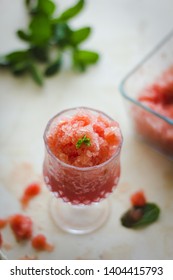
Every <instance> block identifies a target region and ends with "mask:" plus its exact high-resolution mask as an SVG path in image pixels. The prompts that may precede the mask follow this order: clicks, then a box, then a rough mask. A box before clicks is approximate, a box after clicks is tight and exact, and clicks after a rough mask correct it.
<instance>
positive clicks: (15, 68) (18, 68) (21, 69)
mask: <svg viewBox="0 0 173 280" xmlns="http://www.w3.org/2000/svg"><path fill="white" fill-rule="evenodd" d="M28 65H29V64H28V61H21V62H18V63H16V64H14V65H12V66H11V71H12V73H13V74H14V75H15V76H21V75H23V74H25V73H26V71H27V70H28Z"/></svg>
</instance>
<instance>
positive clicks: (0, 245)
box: [0, 232, 2, 248]
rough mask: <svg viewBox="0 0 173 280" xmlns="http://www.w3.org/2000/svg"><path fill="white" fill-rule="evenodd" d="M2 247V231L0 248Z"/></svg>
mask: <svg viewBox="0 0 173 280" xmlns="http://www.w3.org/2000/svg"><path fill="white" fill-rule="evenodd" d="M1 247H2V234H1V232H0V248H1Z"/></svg>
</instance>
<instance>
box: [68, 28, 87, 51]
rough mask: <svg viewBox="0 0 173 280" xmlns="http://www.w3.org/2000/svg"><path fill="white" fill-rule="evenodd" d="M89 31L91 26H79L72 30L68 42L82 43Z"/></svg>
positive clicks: (73, 43)
mask: <svg viewBox="0 0 173 280" xmlns="http://www.w3.org/2000/svg"><path fill="white" fill-rule="evenodd" d="M90 33H91V28H90V27H83V28H80V29H78V30H76V31H72V33H71V35H70V43H71V44H72V45H74V46H76V45H78V44H80V43H82V42H83V41H85V40H86V39H87V38H88V37H89V35H90Z"/></svg>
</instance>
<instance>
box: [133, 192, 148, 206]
mask: <svg viewBox="0 0 173 280" xmlns="http://www.w3.org/2000/svg"><path fill="white" fill-rule="evenodd" d="M130 200H131V203H132V205H133V206H144V205H145V204H146V197H145V195H144V192H143V191H138V192H136V193H134V194H133V195H132V196H131V197H130Z"/></svg>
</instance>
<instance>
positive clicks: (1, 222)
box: [0, 219, 8, 229]
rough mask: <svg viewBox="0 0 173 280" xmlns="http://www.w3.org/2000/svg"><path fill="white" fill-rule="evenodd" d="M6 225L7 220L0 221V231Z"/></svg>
mask: <svg viewBox="0 0 173 280" xmlns="http://www.w3.org/2000/svg"><path fill="white" fill-rule="evenodd" d="M7 223H8V220H7V219H0V229H2V228H4V227H5V226H6V225H7Z"/></svg>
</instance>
